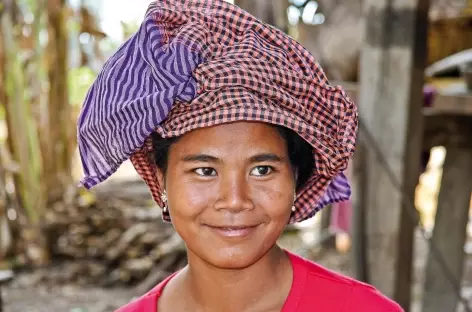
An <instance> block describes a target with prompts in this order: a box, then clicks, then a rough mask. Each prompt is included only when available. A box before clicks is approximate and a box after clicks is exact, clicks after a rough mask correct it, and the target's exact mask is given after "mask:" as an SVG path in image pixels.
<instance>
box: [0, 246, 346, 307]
mask: <svg viewBox="0 0 472 312" xmlns="http://www.w3.org/2000/svg"><path fill="white" fill-rule="evenodd" d="M282 245H283V247H285V248H287V249H289V250H291V251H294V252H297V253H299V254H301V255H303V256H305V257H308V258H317V259H318V260H317V262H318V263H320V264H322V265H325V266H326V267H329V268H332V269H335V270H337V271H339V272H342V273H345V274H349V255H348V254H339V253H337V252H336V251H330V252H323V254H322V255H321V254H319V253H314V252H312V251H311V250H309V249H304V248H299V246H300V242H299V240H298V238H293V237H292V238H288V239H283V240H282ZM297 246H298V247H297ZM41 274H57V272H56V271H54V270H53V269H48V270H44V271H42V272H32V273H28V274H22V275H20V276H17V277H16V278H15V280H14V282H13V283H11V284H9V285H6V286H3V289H2V295H3V300H4V311H5V312H52V311H54V312H112V311H114V310H115V309H117V308H118V307H120V306H122V305H124V304H126V303H127V302H129V301H130V300H132V299H133V298H135V296H138V295H141V294H137V293H135V291H134V289H132V288H128V289H104V288H97V287H81V286H77V285H61V286H59V285H48V286H45V285H41V283H39V284H40V285H41V286H38V279H39V278H40V276H41Z"/></svg>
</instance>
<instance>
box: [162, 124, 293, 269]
mask: <svg viewBox="0 0 472 312" xmlns="http://www.w3.org/2000/svg"><path fill="white" fill-rule="evenodd" d="M165 185H166V191H167V198H168V207H169V213H170V216H171V218H172V223H173V225H174V227H175V229H176V231H177V232H178V233H179V234H180V236H181V237H182V239H183V240H184V241H185V243H186V245H187V248H188V252H189V258H190V257H194V256H196V257H198V258H201V259H202V260H204V261H205V262H207V263H210V264H212V265H214V266H216V267H218V268H225V269H237V268H243V267H247V266H249V265H251V264H253V263H255V262H256V261H258V260H259V259H260V258H261V257H262V256H263V255H265V254H266V253H267V252H268V251H269V249H270V248H272V247H273V246H274V245H275V243H276V241H277V239H278V238H279V236H280V235H281V233H282V231H283V230H284V228H285V226H286V225H287V223H288V220H289V218H290V214H291V207H292V205H293V199H294V189H295V180H294V174H293V170H292V166H291V164H290V160H289V157H288V153H287V148H286V143H285V140H284V139H283V138H282V137H281V136H280V134H279V132H278V130H277V129H276V128H275V127H272V126H270V125H267V124H263V123H255V122H237V123H231V124H223V125H219V126H215V127H210V128H203V129H199V130H195V131H192V132H190V133H188V134H186V135H184V136H182V137H181V138H180V139H179V140H178V141H177V142H176V143H174V144H173V145H172V146H171V148H170V151H169V158H168V167H167V172H166V177H165Z"/></svg>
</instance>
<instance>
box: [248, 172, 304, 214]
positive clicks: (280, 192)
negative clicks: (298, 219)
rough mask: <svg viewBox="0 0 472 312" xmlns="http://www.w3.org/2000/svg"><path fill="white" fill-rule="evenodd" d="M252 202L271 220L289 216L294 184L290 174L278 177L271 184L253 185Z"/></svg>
mask: <svg viewBox="0 0 472 312" xmlns="http://www.w3.org/2000/svg"><path fill="white" fill-rule="evenodd" d="M253 188H254V189H253V194H255V195H254V196H253V200H254V202H255V203H256V204H257V205H258V206H259V207H263V208H264V211H265V212H266V214H267V215H268V216H270V217H271V218H272V219H279V218H282V219H285V218H288V217H289V216H290V214H291V207H292V205H293V194H294V189H295V182H294V179H293V176H292V175H291V172H287V173H286V174H283V175H280V176H279V177H278V178H277V179H274V180H273V181H271V183H260V184H258V183H255V184H254V187H253ZM274 221H275V220H274Z"/></svg>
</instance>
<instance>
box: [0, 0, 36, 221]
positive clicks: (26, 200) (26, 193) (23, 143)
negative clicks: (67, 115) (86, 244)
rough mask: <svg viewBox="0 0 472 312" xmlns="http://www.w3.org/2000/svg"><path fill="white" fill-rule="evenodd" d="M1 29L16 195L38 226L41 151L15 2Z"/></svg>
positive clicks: (7, 6) (6, 8)
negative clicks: (17, 32) (27, 94)
mask: <svg viewBox="0 0 472 312" xmlns="http://www.w3.org/2000/svg"><path fill="white" fill-rule="evenodd" d="M3 10H4V11H3V12H2V16H1V28H2V39H3V48H4V53H5V63H4V66H5V73H6V76H4V77H3V78H4V82H3V84H4V86H5V91H6V92H5V94H6V102H5V103H4V105H5V108H6V118H7V122H8V126H9V134H8V141H9V145H10V146H11V150H12V155H13V158H14V159H15V160H16V161H17V162H18V164H19V166H20V174H19V175H18V176H17V177H16V178H17V179H16V181H17V182H18V183H17V185H16V187H17V189H16V191H17V193H18V195H19V198H20V200H21V203H22V206H23V207H24V209H25V212H26V214H27V216H28V219H29V220H30V222H31V223H32V224H38V222H39V220H40V215H41V210H42V209H43V208H44V205H43V196H42V192H41V187H40V185H41V183H40V181H41V179H40V172H41V166H40V157H41V154H40V148H39V141H38V135H37V133H36V131H35V130H36V129H35V121H34V120H33V118H32V114H31V107H30V105H29V103H28V101H27V99H26V97H25V94H24V91H25V89H26V87H27V86H26V82H25V77H24V75H23V72H22V64H21V60H20V53H19V49H18V46H17V41H16V38H15V35H14V34H15V29H14V28H15V27H14V24H13V19H12V15H13V12H14V2H13V1H12V0H5V1H4V8H3Z"/></svg>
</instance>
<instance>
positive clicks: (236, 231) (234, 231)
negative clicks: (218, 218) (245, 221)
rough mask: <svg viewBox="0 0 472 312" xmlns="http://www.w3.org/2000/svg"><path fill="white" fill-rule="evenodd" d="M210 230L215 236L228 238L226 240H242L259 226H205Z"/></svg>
mask: <svg viewBox="0 0 472 312" xmlns="http://www.w3.org/2000/svg"><path fill="white" fill-rule="evenodd" d="M205 226H206V227H208V228H209V229H210V230H212V231H213V232H215V233H216V234H218V235H220V236H223V237H228V238H244V237H247V236H249V235H251V234H252V233H253V232H254V231H256V230H257V228H258V227H259V224H257V225H223V226H212V225H205Z"/></svg>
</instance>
